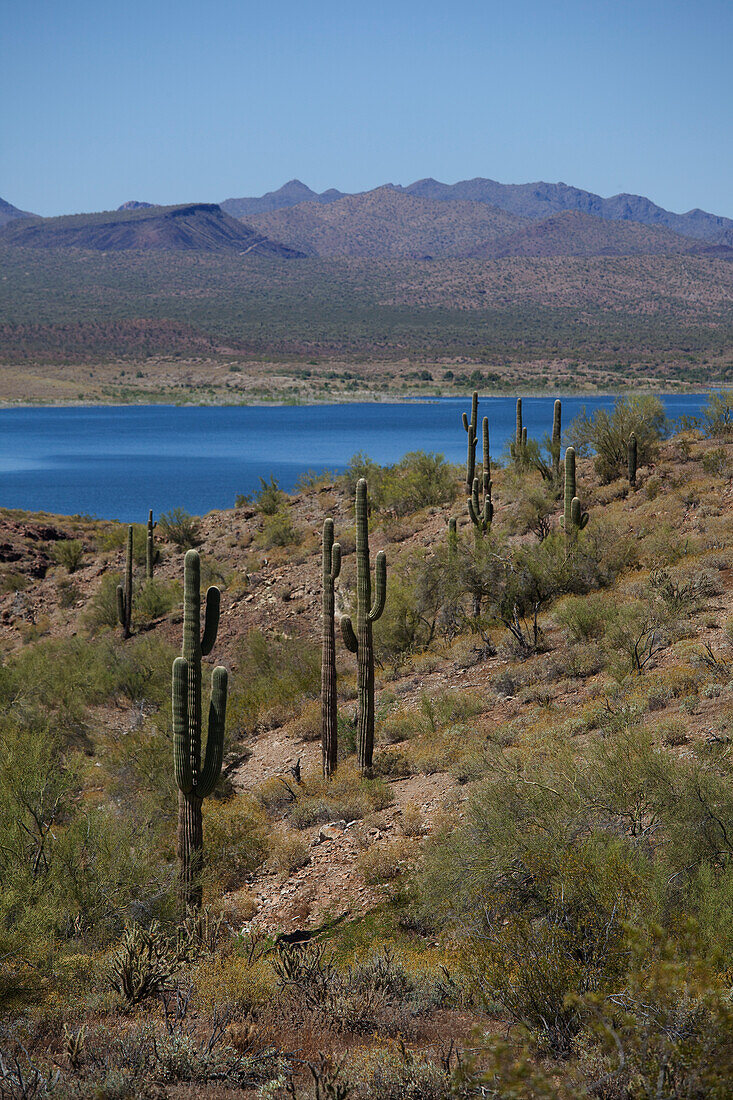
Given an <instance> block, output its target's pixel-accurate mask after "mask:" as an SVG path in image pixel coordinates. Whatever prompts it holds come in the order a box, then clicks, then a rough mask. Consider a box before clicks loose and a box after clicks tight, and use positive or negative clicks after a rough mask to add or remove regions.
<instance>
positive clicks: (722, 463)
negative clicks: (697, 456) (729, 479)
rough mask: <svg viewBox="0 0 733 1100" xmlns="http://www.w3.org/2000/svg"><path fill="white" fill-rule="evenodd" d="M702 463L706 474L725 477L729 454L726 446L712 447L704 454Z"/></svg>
mask: <svg viewBox="0 0 733 1100" xmlns="http://www.w3.org/2000/svg"><path fill="white" fill-rule="evenodd" d="M701 465H702V468H703V470H704V471H705V473H706V474H712V475H713V476H717V477H723V476H724V475H725V474H726V473H727V472H728V455H727V453H726V451H725V448H724V447H712V448H711V449H710V450H709V451H706V452H705V454H704V455H703V456H702V459H701Z"/></svg>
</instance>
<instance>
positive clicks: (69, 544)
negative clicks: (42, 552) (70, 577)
mask: <svg viewBox="0 0 733 1100" xmlns="http://www.w3.org/2000/svg"><path fill="white" fill-rule="evenodd" d="M53 556H54V558H55V559H56V561H57V562H58V563H59V565H63V566H64V568H65V569H66V571H67V572H68V573H76V571H77V569H78V568H79V566H80V565H81V561H82V558H83V557H84V547H83V545H82V544H81V542H80V541H79V539H62V540H61V541H60V542H57V543H56V545H55V546H54V548H53Z"/></svg>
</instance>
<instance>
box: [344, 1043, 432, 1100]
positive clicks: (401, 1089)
mask: <svg viewBox="0 0 733 1100" xmlns="http://www.w3.org/2000/svg"><path fill="white" fill-rule="evenodd" d="M346 1073H347V1075H348V1080H349V1081H350V1082H351V1083H352V1085H353V1088H354V1093H353V1096H354V1100H449V1098H450V1097H451V1096H452V1095H453V1091H452V1088H451V1080H450V1076H449V1074H448V1073H447V1072H446V1070H445V1069H444V1068H443V1067H442V1066H439V1065H437V1064H436V1063H435V1062H432V1061H430V1059H429V1058H428V1057H426V1056H425V1055H424V1054H418V1053H416V1052H413V1051H411V1050H409V1049H408V1048H407V1047H406V1046H405V1045H404V1044H400V1045H398V1046H397V1047H392V1048H389V1049H386V1050H385V1049H384V1048H382V1049H379V1048H376V1049H373V1050H370V1051H360V1052H359V1053H358V1054H355V1055H353V1056H352V1057H351V1058H350V1059H349V1062H348V1065H347V1068H346Z"/></svg>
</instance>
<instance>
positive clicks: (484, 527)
mask: <svg viewBox="0 0 733 1100" xmlns="http://www.w3.org/2000/svg"><path fill="white" fill-rule="evenodd" d="M481 429H482V436H483V439H482V443H483V475H482V482H483V503H482V501H481V493H480V491H479V479H478V478H477V477H475V478H474V479H473V487H472V491H471V496H470V497H469V498H468V502H467V506H468V514H469V516H470V517H471V523H472V524H473V525H474V527H475V528H476V535H477V536H478V535H482V536H483V535H485V534H486V532H487V531H488V530H489V528H490V527H491V521H492V519H493V518H494V504H493V501H492V499H491V485H492V482H491V459H490V457H489V420H488V417H486V416H485V417H484V419H483V422H482V425H481Z"/></svg>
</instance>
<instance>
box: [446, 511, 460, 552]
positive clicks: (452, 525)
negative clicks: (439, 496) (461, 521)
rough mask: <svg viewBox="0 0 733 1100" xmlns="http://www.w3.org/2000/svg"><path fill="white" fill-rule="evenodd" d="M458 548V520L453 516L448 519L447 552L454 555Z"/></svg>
mask: <svg viewBox="0 0 733 1100" xmlns="http://www.w3.org/2000/svg"><path fill="white" fill-rule="evenodd" d="M457 550H458V521H457V519H456V517H455V516H451V517H450V519H449V520H448V553H449V554H450V556H451V557H455V554H456V551H457Z"/></svg>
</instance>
